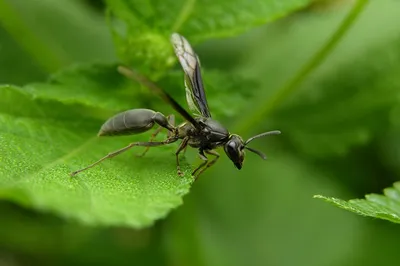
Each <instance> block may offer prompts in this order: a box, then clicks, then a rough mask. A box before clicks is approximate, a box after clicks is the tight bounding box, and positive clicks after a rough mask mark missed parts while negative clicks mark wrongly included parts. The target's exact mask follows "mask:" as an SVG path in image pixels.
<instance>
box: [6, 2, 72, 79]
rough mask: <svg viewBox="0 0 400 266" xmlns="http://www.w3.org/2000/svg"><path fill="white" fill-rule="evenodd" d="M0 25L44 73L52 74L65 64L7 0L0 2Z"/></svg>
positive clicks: (63, 59) (61, 57)
mask: <svg viewBox="0 0 400 266" xmlns="http://www.w3.org/2000/svg"><path fill="white" fill-rule="evenodd" d="M0 24H1V25H2V26H3V27H4V29H5V30H6V31H7V32H8V33H9V34H10V35H11V36H12V37H13V38H14V40H15V41H16V42H17V43H18V44H19V46H20V47H21V48H22V49H23V50H25V51H26V52H27V53H28V54H29V55H30V56H31V57H32V58H33V59H34V60H35V61H36V62H37V64H38V65H39V66H40V67H41V68H42V70H44V71H45V72H54V71H55V70H57V69H59V68H60V67H61V66H63V65H65V63H66V62H67V60H66V59H65V58H64V57H63V56H60V55H59V53H57V52H56V51H54V49H52V47H50V46H49V45H48V44H47V43H46V42H45V41H43V40H41V39H40V38H39V37H38V36H37V35H35V34H34V33H33V31H32V29H30V27H29V25H28V23H26V22H25V21H24V19H23V17H22V16H21V15H20V14H19V13H18V11H17V10H16V9H15V8H14V7H13V6H12V4H9V3H8V2H7V0H0Z"/></svg>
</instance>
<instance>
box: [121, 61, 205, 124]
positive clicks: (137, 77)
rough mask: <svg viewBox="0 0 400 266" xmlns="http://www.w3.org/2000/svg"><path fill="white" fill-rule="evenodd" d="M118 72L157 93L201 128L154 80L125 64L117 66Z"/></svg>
mask: <svg viewBox="0 0 400 266" xmlns="http://www.w3.org/2000/svg"><path fill="white" fill-rule="evenodd" d="M118 72H119V73H121V74H122V75H124V76H125V77H127V78H129V79H132V80H134V81H137V82H139V83H140V84H142V85H144V86H146V87H147V88H149V89H150V90H151V91H153V92H154V93H156V94H158V95H159V96H160V97H161V98H162V99H163V100H165V101H166V102H167V103H169V104H170V105H171V106H172V107H173V108H174V109H175V111H177V112H178V113H179V114H181V115H182V116H183V117H184V118H185V119H186V120H187V121H189V122H190V123H191V124H192V125H193V126H194V127H195V128H197V129H199V130H201V129H202V126H201V125H200V124H199V123H198V122H197V121H196V120H195V119H194V118H193V117H192V116H191V115H190V114H189V113H188V112H187V111H186V110H185V109H183V107H182V106H180V105H179V103H177V102H176V101H175V100H174V98H172V97H171V96H170V95H169V94H168V93H167V92H166V91H164V90H163V89H161V88H160V87H158V86H157V85H156V84H155V83H154V82H152V81H151V80H150V79H148V78H147V77H146V76H143V75H141V74H140V73H138V72H136V71H135V70H133V69H129V68H128V67H126V66H118Z"/></svg>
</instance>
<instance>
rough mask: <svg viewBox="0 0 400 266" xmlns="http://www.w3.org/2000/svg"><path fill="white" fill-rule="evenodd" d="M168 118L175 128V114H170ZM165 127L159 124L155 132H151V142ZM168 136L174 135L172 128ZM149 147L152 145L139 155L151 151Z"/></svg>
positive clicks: (140, 155)
mask: <svg viewBox="0 0 400 266" xmlns="http://www.w3.org/2000/svg"><path fill="white" fill-rule="evenodd" d="M166 118H167V120H168V124H169V125H170V126H172V127H173V128H174V129H175V116H174V115H168V116H167V117H166ZM163 128H164V127H163V126H159V127H158V128H157V129H156V130H155V131H154V133H153V134H151V137H150V139H149V142H152V141H153V140H154V139H155V138H156V137H157V135H158V133H160V132H161V130H163ZM167 136H168V138H170V137H171V136H172V131H171V130H168V135H167ZM149 149H150V147H146V149H145V150H144V151H143V153H142V154H139V155H137V157H143V156H144V155H145V154H146V153H147V152H148V151H149Z"/></svg>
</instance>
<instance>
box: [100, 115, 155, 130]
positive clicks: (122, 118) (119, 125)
mask: <svg viewBox="0 0 400 266" xmlns="http://www.w3.org/2000/svg"><path fill="white" fill-rule="evenodd" d="M157 114H159V113H157V112H155V111H153V110H150V109H132V110H128V111H125V112H122V113H119V114H116V115H115V116H113V117H111V118H110V119H108V120H107V121H106V122H105V123H104V124H103V125H102V126H101V128H100V131H99V133H98V135H99V136H115V135H132V134H138V133H142V132H145V131H147V130H149V129H150V128H152V127H153V126H154V123H155V120H154V118H155V117H157Z"/></svg>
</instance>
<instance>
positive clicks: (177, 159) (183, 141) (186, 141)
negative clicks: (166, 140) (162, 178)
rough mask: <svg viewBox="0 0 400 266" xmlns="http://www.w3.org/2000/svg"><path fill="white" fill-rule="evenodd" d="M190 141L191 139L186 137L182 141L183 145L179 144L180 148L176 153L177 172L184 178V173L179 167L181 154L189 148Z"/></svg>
mask: <svg viewBox="0 0 400 266" xmlns="http://www.w3.org/2000/svg"><path fill="white" fill-rule="evenodd" d="M188 141H189V137H185V138H184V139H183V140H182V142H181V144H179V147H178V149H177V150H176V152H175V156H176V171H177V173H178V175H179V176H183V173H182V171H181V167H180V165H179V153H180V152H181V151H182V150H183V149H184V148H185V147H186V146H187V143H188Z"/></svg>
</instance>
